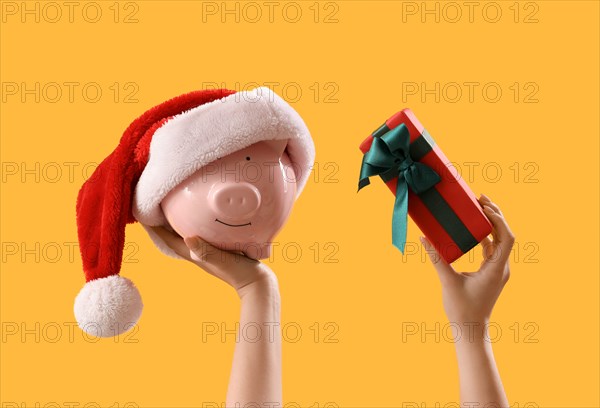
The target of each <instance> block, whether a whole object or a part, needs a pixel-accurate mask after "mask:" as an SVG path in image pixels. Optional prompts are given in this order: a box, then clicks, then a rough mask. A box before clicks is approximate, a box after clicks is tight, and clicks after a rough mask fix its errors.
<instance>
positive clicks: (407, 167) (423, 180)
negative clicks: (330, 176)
mask: <svg viewBox="0 0 600 408" xmlns="http://www.w3.org/2000/svg"><path fill="white" fill-rule="evenodd" d="M371 176H381V178H382V179H383V181H385V182H388V181H390V180H392V179H394V178H395V177H398V186H397V187H396V201H395V203H394V215H393V217H392V243H393V244H394V246H395V247H396V248H398V249H399V250H400V251H401V252H402V253H404V246H405V245H406V227H407V214H408V187H410V189H411V190H412V191H413V192H414V193H415V194H421V193H423V192H424V191H427V190H429V189H430V188H432V187H433V186H435V185H436V184H437V183H439V182H440V180H441V179H440V176H439V175H438V174H437V173H436V172H435V171H434V170H433V169H432V168H431V167H429V166H427V165H426V164H423V163H419V162H415V161H413V160H412V158H411V157H410V134H409V132H408V129H407V127H406V126H405V125H404V124H401V125H399V126H397V127H395V128H394V129H392V130H389V131H388V132H386V133H385V134H384V135H383V136H381V137H374V138H373V144H372V145H371V148H370V149H369V151H368V152H366V153H365V155H364V156H363V161H362V165H361V167H360V180H359V181H358V191H360V189H361V188H363V187H365V186H368V185H369V184H370V182H369V177H371Z"/></svg>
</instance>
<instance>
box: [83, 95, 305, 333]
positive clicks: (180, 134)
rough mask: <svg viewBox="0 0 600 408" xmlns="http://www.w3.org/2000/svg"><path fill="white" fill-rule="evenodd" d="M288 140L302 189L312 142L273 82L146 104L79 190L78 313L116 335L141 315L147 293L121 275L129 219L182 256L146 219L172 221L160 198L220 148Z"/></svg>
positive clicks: (95, 328) (95, 329)
mask: <svg viewBox="0 0 600 408" xmlns="http://www.w3.org/2000/svg"><path fill="white" fill-rule="evenodd" d="M279 139H287V140H288V144H287V147H286V151H287V153H288V155H289V157H290V160H291V162H292V165H293V167H294V169H295V170H297V173H298V174H296V189H297V193H296V197H298V196H299V195H300V193H301V192H302V189H303V188H304V185H305V184H306V182H307V180H308V176H309V173H310V171H311V168H312V166H313V163H314V156H315V149H314V145H313V141H312V139H311V137H310V133H309V131H308V129H307V128H306V125H305V124H304V121H303V120H302V118H301V117H300V115H298V113H297V112H296V111H295V110H294V109H293V108H292V107H291V106H290V105H288V104H287V103H286V102H285V101H284V100H283V99H281V98H280V97H279V96H277V95H276V94H275V93H274V92H273V91H271V90H270V89H268V88H257V89H254V90H251V91H243V92H235V91H230V90H226V89H216V90H204V91H195V92H190V93H188V94H184V95H181V96H178V97H176V98H173V99H170V100H168V101H166V102H164V103H162V104H160V105H158V106H155V107H154V108H152V109H150V110H148V111H147V112H145V113H144V114H143V115H141V116H140V117H139V118H137V119H136V120H135V121H133V123H131V125H129V127H128V128H127V129H126V130H125V132H124V133H123V136H122V137H121V141H120V142H119V145H118V146H117V148H116V149H115V150H114V151H113V152H112V153H111V154H110V155H109V156H108V157H107V158H106V159H104V161H102V163H100V165H99V166H98V167H97V168H96V171H95V172H94V173H93V174H92V176H91V177H90V178H89V179H88V180H87V181H86V182H85V183H84V185H83V186H82V188H81V190H80V191H79V195H78V197H77V231H78V236H79V247H80V251H81V257H82V261H83V270H84V273H85V279H86V284H85V285H84V287H83V288H82V289H81V291H80V292H79V294H78V295H77V298H76V299H75V307H74V311H75V317H76V319H77V323H78V324H79V327H81V328H82V329H83V330H84V331H86V332H87V333H90V334H92V335H95V336H100V337H110V336H115V335H117V334H120V333H123V332H125V331H127V330H129V329H130V328H131V327H132V326H133V325H134V324H135V323H136V322H137V320H138V319H139V318H140V315H141V313H142V307H143V305H142V299H141V296H140V293H139V291H138V290H137V288H136V287H135V286H134V284H133V283H132V282H131V281H130V280H129V279H127V278H124V277H122V276H119V271H120V269H121V261H122V258H123V247H124V244H125V226H126V224H129V223H134V222H136V221H139V222H140V223H141V224H142V226H144V228H145V229H146V231H147V232H148V233H149V235H150V237H151V238H152V240H153V241H154V243H155V244H156V245H157V246H158V248H159V249H160V250H161V251H163V252H164V253H166V254H167V255H170V256H173V257H178V255H176V254H175V252H174V251H172V250H171V249H170V248H169V246H168V245H167V244H166V243H165V242H164V241H163V240H162V239H161V238H160V237H159V236H158V235H157V234H155V233H154V232H153V231H152V230H151V229H150V228H149V227H152V226H161V225H168V222H167V220H166V218H165V216H164V214H163V212H162V210H161V207H160V203H161V201H162V199H163V198H164V197H165V196H166V195H167V194H168V193H169V191H171V190H172V189H173V188H174V187H175V186H177V185H178V184H180V183H181V182H182V181H184V180H185V179H187V178H188V177H189V176H191V175H192V174H193V173H195V172H196V171H197V170H199V169H200V168H201V167H203V166H205V165H207V164H209V163H210V162H212V161H214V160H216V159H217V158H219V157H223V156H226V155H228V154H230V153H233V152H236V151H238V150H241V149H244V148H245V147H248V146H250V145H251V144H254V143H257V142H259V141H263V140H279Z"/></svg>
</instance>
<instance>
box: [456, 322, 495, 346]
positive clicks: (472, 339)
mask: <svg viewBox="0 0 600 408" xmlns="http://www.w3.org/2000/svg"><path fill="white" fill-rule="evenodd" d="M488 325H489V320H488V319H473V320H456V321H452V320H450V327H451V328H452V334H453V338H454V343H455V344H456V345H457V346H459V345H484V344H487V343H490V341H489V340H490V338H489V334H488Z"/></svg>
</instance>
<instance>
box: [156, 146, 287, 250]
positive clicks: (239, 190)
mask: <svg viewBox="0 0 600 408" xmlns="http://www.w3.org/2000/svg"><path fill="white" fill-rule="evenodd" d="M286 146H287V140H272V141H261V142H258V143H254V144H252V145H251V146H248V147H246V148H245V149H242V150H238V151H237V152H234V153H231V154H229V155H227V156H225V157H222V158H219V159H218V160H216V161H214V162H212V163H209V164H208V165H206V166H204V167H203V168H201V169H200V170H198V171H197V172H196V173H194V174H193V175H192V176H190V177H189V178H187V179H186V180H185V181H183V182H182V183H181V184H179V185H178V186H177V187H175V188H174V189H173V190H171V191H170V192H169V194H168V195H167V196H166V197H165V198H164V199H163V201H162V203H161V207H162V210H163V212H164V214H165V217H166V218H167V220H168V222H169V224H170V226H171V227H172V228H173V229H174V230H175V232H177V233H178V234H179V235H180V236H182V237H192V236H199V237H200V238H202V239H204V240H205V241H208V242H210V243H211V244H212V245H214V246H216V247H217V248H220V249H225V250H229V251H236V252H242V253H244V254H245V255H246V256H248V257H250V258H253V259H264V258H268V257H269V256H270V254H271V246H272V243H271V240H272V239H273V238H274V237H275V235H276V234H277V233H278V232H279V231H280V230H281V228H282V227H283V225H284V223H285V221H286V220H287V218H288V216H289V214H290V212H291V210H292V206H293V204H294V199H295V196H296V175H295V171H294V169H293V167H292V164H291V161H290V158H289V156H288V154H287V152H286V150H285V148H286Z"/></svg>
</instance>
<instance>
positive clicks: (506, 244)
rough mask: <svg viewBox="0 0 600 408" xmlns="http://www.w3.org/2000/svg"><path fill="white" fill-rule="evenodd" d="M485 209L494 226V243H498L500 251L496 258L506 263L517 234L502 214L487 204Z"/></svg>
mask: <svg viewBox="0 0 600 408" xmlns="http://www.w3.org/2000/svg"><path fill="white" fill-rule="evenodd" d="M483 211H484V213H485V214H486V216H487V217H488V219H489V220H490V222H491V223H492V225H493V227H494V231H493V232H494V233H493V236H494V243H495V244H496V251H499V254H497V256H495V258H497V260H498V261H499V262H502V263H506V262H508V258H509V256H510V251H511V250H512V247H513V244H514V243H515V236H514V235H513V233H512V231H511V230H510V227H509V226H508V223H507V222H506V220H505V219H504V217H503V216H502V215H501V214H498V213H496V212H495V211H494V210H492V209H491V208H490V207H489V206H487V205H485V206H484V207H483Z"/></svg>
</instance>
